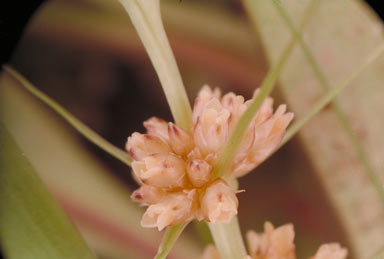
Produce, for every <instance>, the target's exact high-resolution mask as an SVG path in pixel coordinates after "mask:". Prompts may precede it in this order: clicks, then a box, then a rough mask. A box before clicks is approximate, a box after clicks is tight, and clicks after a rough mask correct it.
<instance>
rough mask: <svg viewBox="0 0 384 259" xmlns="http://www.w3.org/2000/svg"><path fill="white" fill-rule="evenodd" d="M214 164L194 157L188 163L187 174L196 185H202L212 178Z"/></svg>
mask: <svg viewBox="0 0 384 259" xmlns="http://www.w3.org/2000/svg"><path fill="white" fill-rule="evenodd" d="M211 170H212V166H211V165H210V164H208V163H207V162H206V161H204V160H200V159H194V160H191V161H190V162H189V163H188V166H187V176H188V179H189V181H190V182H191V183H192V184H193V186H195V187H201V186H203V185H204V184H206V183H207V182H208V181H209V179H210V178H211Z"/></svg>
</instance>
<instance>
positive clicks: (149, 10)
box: [119, 0, 192, 131]
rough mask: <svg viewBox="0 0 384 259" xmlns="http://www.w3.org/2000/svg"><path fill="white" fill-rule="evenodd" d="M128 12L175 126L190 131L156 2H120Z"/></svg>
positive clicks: (189, 118)
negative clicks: (160, 86) (154, 72)
mask: <svg viewBox="0 0 384 259" xmlns="http://www.w3.org/2000/svg"><path fill="white" fill-rule="evenodd" d="M119 1H120V2H121V4H122V5H123V6H124V8H125V10H126V11H127V12H128V15H129V16H130V18H131V20H132V23H133V25H134V27H135V28H136V31H137V33H138V34H139V36H140V39H141V41H142V43H143V45H144V47H145V49H146V51H147V53H148V55H149V58H150V59H151V62H152V64H153V66H154V68H155V70H156V72H157V75H158V77H159V79H160V82H161V85H162V87H163V90H164V93H165V96H166V98H167V101H168V104H169V106H170V108H171V112H172V115H173V118H174V119H175V122H176V124H177V125H178V126H180V127H182V128H184V129H185V130H187V131H190V130H191V129H192V110H191V106H190V104H189V101H188V97H187V94H186V92H185V88H184V84H183V81H182V79H181V76H180V72H179V69H178V67H177V64H176V60H175V57H174V55H173V53H172V50H171V47H170V45H169V42H168V39H167V35H166V33H165V30H164V27H163V22H162V20H161V13H160V1H159V0H145V1H143V0H119Z"/></svg>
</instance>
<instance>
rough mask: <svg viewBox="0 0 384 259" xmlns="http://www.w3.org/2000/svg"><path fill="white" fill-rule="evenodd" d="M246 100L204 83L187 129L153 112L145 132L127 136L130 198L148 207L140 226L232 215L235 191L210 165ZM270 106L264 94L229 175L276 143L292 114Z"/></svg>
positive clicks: (245, 169)
mask: <svg viewBox="0 0 384 259" xmlns="http://www.w3.org/2000/svg"><path fill="white" fill-rule="evenodd" d="M257 94H258V91H256V92H255V94H254V96H257ZM251 102H252V100H249V101H244V98H243V97H242V96H238V95H235V94H234V93H228V94H226V95H224V96H221V93H220V91H219V90H218V89H214V90H212V89H211V88H209V87H208V86H204V87H203V88H202V89H201V91H200V92H199V95H198V97H197V99H196V101H195V103H194V109H193V128H192V129H181V128H179V127H178V126H176V125H175V124H173V123H171V122H169V123H167V122H165V121H164V120H161V119H159V118H155V117H153V118H150V119H149V120H147V121H145V122H144V127H145V128H146V129H147V133H146V134H140V133H137V132H135V133H133V134H132V136H130V137H129V138H128V141H127V144H126V149H127V151H128V153H129V154H130V156H131V157H132V159H133V162H132V169H133V173H134V176H135V178H136V179H137V180H138V182H139V183H140V184H141V187H140V188H139V189H138V190H136V191H135V192H134V193H133V195H132V198H133V199H134V200H136V201H138V202H140V203H142V204H144V205H148V206H149V207H148V209H147V211H146V212H145V214H144V216H143V219H142V222H141V223H142V226H144V227H158V228H159V229H160V230H161V229H163V228H164V227H166V226H169V225H175V224H178V223H181V222H186V221H189V220H192V219H193V218H197V219H199V220H201V219H205V220H206V221H209V222H213V223H215V222H229V221H230V220H231V218H232V217H233V216H234V215H236V214H237V206H238V200H237V197H236V191H235V190H234V189H232V188H231V187H230V186H229V185H228V184H227V182H226V181H225V180H223V179H212V169H213V168H214V167H215V165H216V163H217V161H218V158H219V156H220V154H221V152H222V151H223V149H224V147H225V145H226V143H227V141H228V139H229V137H230V136H231V134H232V132H233V131H234V129H235V126H236V123H237V122H238V121H239V119H240V118H241V116H242V115H243V114H244V112H245V111H246V110H247V108H248V107H249V105H250V103H251ZM272 105H273V100H272V98H270V97H268V98H266V100H265V101H264V102H263V104H262V105H261V107H260V109H259V111H258V112H257V113H256V115H255V116H254V118H253V119H252V122H251V123H250V125H249V127H248V129H247V131H246V134H245V137H244V139H243V141H242V142H241V144H240V146H239V148H238V150H237V153H236V155H235V157H234V160H233V163H232V165H231V170H230V175H228V177H239V176H242V175H244V174H246V173H247V172H249V171H251V170H252V169H253V168H255V167H256V166H257V165H259V164H260V163H261V162H262V161H263V160H264V159H265V158H266V157H267V156H268V155H270V154H271V152H272V151H273V150H274V149H275V148H276V147H277V145H278V144H279V143H280V141H281V139H282V138H283V136H284V133H285V129H286V128H287V126H288V124H289V122H290V121H291V120H292V118H293V114H292V113H286V112H285V111H286V106H285V105H280V106H279V107H278V109H277V111H276V112H275V113H273V108H272Z"/></svg>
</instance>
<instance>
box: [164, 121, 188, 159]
mask: <svg viewBox="0 0 384 259" xmlns="http://www.w3.org/2000/svg"><path fill="white" fill-rule="evenodd" d="M168 135H169V145H170V146H171V148H172V150H173V151H174V152H175V153H176V154H178V155H182V156H186V155H187V154H188V153H189V152H190V151H191V150H192V149H193V146H194V143H193V139H192V137H191V135H190V134H189V133H188V132H186V131H185V130H183V129H181V128H179V127H177V126H176V125H175V124H173V123H171V122H170V123H168Z"/></svg>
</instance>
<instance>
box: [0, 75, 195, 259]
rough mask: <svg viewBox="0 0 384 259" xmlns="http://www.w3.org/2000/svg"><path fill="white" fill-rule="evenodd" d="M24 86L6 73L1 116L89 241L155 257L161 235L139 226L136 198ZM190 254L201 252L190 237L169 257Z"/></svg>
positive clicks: (115, 251)
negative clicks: (134, 199) (131, 197)
mask: <svg viewBox="0 0 384 259" xmlns="http://www.w3.org/2000/svg"><path fill="white" fill-rule="evenodd" d="M19 84H20V82H19V81H17V80H15V78H13V77H11V76H9V75H8V74H6V73H3V74H2V76H1V81H0V85H1V95H0V97H1V104H2V117H1V119H2V121H3V123H4V124H5V125H6V127H7V128H8V129H9V131H10V132H11V133H12V135H13V136H14V138H15V141H16V142H17V144H18V145H19V146H20V148H21V149H22V151H23V153H24V154H25V156H26V157H28V159H29V160H30V162H31V164H32V165H33V167H34V168H35V169H36V171H37V172H38V173H39V175H40V176H41V178H42V179H43V181H44V182H46V183H47V185H48V187H49V188H50V189H51V190H52V192H53V193H54V195H55V197H56V198H57V200H58V201H59V203H60V204H61V205H62V207H63V208H64V210H65V211H66V212H67V213H68V214H69V216H70V217H71V219H72V220H73V221H74V222H75V224H76V225H77V226H78V227H79V229H80V230H81V232H82V233H83V235H84V237H85V239H86V241H87V242H88V243H89V245H90V246H91V247H92V248H93V250H94V251H95V252H96V253H98V254H102V255H104V256H106V257H108V258H149V257H153V256H154V255H155V254H156V248H157V245H158V244H159V243H160V239H161V234H160V233H159V232H158V231H157V230H154V229H143V228H142V227H141V226H140V219H141V216H142V213H143V210H142V209H140V208H139V207H138V206H137V204H134V203H133V202H132V201H131V199H130V192H129V190H127V187H126V186H124V185H123V184H121V183H120V182H119V181H117V179H115V178H114V177H112V174H110V172H109V171H108V170H107V169H106V168H105V167H104V166H103V165H101V164H100V162H98V161H96V160H95V159H94V158H93V157H92V156H91V155H90V154H89V153H88V152H86V151H85V150H84V148H83V146H81V145H80V144H79V143H78V141H76V138H74V136H73V135H71V134H70V133H69V132H68V130H67V129H66V128H65V127H64V126H63V123H60V121H58V120H57V118H56V117H54V116H53V113H52V112H51V111H49V109H47V108H46V107H45V106H44V105H42V104H41V103H40V102H39V101H37V100H36V98H35V97H32V96H31V95H30V94H29V93H28V92H26V91H25V90H24V89H23V87H22V86H20V85H19ZM129 173H130V169H129V168H128V167H127V174H129ZM185 252H187V255H186V258H196V256H197V255H198V254H199V253H200V248H199V247H197V246H196V245H195V244H194V242H192V241H191V240H190V239H188V236H187V235H183V237H182V238H180V240H179V242H178V244H177V245H176V246H175V249H173V251H172V253H171V255H170V258H172V257H173V256H174V257H178V255H181V254H184V253H185Z"/></svg>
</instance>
